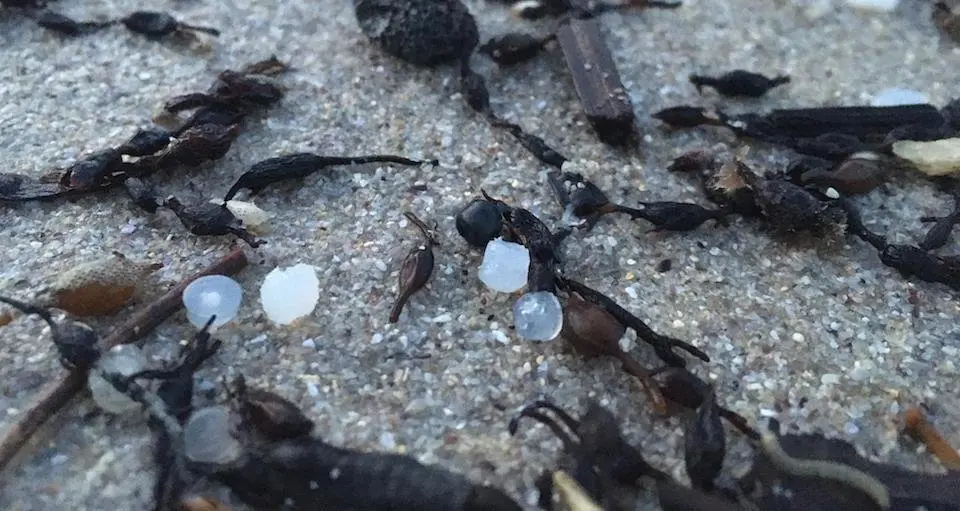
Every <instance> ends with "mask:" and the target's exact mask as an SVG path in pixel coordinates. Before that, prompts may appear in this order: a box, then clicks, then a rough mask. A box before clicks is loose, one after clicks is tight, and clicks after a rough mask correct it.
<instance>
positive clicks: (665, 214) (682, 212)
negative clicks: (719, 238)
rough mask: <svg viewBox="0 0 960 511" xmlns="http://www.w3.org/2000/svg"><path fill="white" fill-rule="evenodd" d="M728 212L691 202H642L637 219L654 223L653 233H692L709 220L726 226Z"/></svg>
mask: <svg viewBox="0 0 960 511" xmlns="http://www.w3.org/2000/svg"><path fill="white" fill-rule="evenodd" d="M727 214H728V212H727V211H725V210H723V209H719V210H718V209H707V208H705V207H703V206H701V205H699V204H694V203H690V202H670V201H662V202H641V203H640V208H639V209H638V210H637V213H636V217H637V218H643V219H644V220H646V221H648V222H650V223H652V224H653V225H654V226H655V227H654V228H653V229H651V232H662V231H692V230H694V229H696V228H697V227H700V226H701V225H703V223H704V222H706V221H707V220H715V221H716V222H717V224H718V225H726V216H727Z"/></svg>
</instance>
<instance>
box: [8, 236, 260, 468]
mask: <svg viewBox="0 0 960 511" xmlns="http://www.w3.org/2000/svg"><path fill="white" fill-rule="evenodd" d="M246 265H247V257H246V255H244V253H243V249H242V248H236V249H234V250H233V251H232V252H230V253H229V254H228V255H227V256H225V257H224V258H222V259H220V260H219V261H217V262H215V263H213V264H212V265H210V266H209V267H207V268H205V269H204V270H203V271H201V272H199V273H197V274H195V275H193V276H191V277H189V278H187V279H186V280H184V281H182V282H180V283H179V284H177V285H176V286H175V287H174V288H173V289H171V290H170V291H167V293H166V294H164V295H163V296H161V297H160V298H158V299H156V300H155V301H153V302H151V303H150V304H148V305H147V306H145V307H144V308H142V309H140V310H139V311H137V312H136V313H134V314H133V316H131V317H130V319H129V320H127V322H126V323H124V324H123V325H121V326H120V327H119V328H117V329H115V330H114V331H113V332H111V333H110V335H109V336H107V337H106V338H104V340H103V349H104V351H106V350H109V349H110V348H113V347H114V346H118V345H120V344H130V343H133V342H136V341H137V340H138V339H140V338H141V337H143V336H144V335H146V334H148V333H149V332H150V331H152V330H153V329H154V328H156V327H157V326H159V325H160V324H161V323H163V322H164V321H165V320H166V319H167V318H169V317H170V316H171V315H173V313H175V312H177V311H178V310H180V308H181V307H182V306H183V301H182V298H181V297H182V296H183V290H184V289H185V288H186V287H187V285H189V284H190V283H191V282H193V281H194V280H196V279H198V278H200V277H203V276H206V275H235V274H237V273H239V272H240V270H242V269H243V268H244V267H246ZM86 379H87V373H86V371H70V372H67V371H64V372H63V373H61V374H60V375H59V376H57V377H56V378H55V379H54V380H53V381H51V382H50V383H48V384H47V385H46V386H44V387H43V388H42V389H40V392H39V393H38V394H37V396H36V398H35V399H34V402H33V404H31V405H30V407H29V408H27V410H26V411H25V412H23V413H22V414H21V415H20V417H19V418H18V419H17V420H16V422H14V423H13V424H11V425H10V426H9V427H8V428H7V430H6V431H4V432H3V436H0V472H2V471H3V469H4V468H6V466H7V464H9V463H10V461H11V460H12V459H13V458H14V456H16V454H17V453H18V452H19V451H20V449H21V448H23V446H24V445H25V444H26V443H27V441H29V440H30V437H31V436H32V435H33V433H34V432H35V431H36V430H37V429H38V428H40V426H42V425H43V423H45V422H46V421H47V420H49V419H50V417H53V415H54V414H56V413H57V412H58V411H60V409H61V408H63V407H64V406H65V405H66V404H67V403H68V402H70V400H71V399H72V398H73V396H74V395H75V394H76V393H77V392H79V391H80V389H82V388H83V385H84V382H85V381H86Z"/></svg>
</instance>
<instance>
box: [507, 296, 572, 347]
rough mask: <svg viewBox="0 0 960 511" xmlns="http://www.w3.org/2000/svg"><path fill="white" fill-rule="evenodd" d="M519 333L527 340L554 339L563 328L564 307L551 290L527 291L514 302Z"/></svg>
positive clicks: (514, 320)
mask: <svg viewBox="0 0 960 511" xmlns="http://www.w3.org/2000/svg"><path fill="white" fill-rule="evenodd" d="M513 323H514V325H515V326H516V332H517V335H518V336H519V337H520V338H521V339H523V340H526V341H552V340H553V339H555V338H556V337H557V335H558V334H560V330H561V328H563V309H562V308H561V307H560V300H558V299H557V295H555V294H553V293H551V292H549V291H534V292H532V293H525V294H524V295H523V296H521V297H520V298H518V299H517V301H516V302H514V304H513Z"/></svg>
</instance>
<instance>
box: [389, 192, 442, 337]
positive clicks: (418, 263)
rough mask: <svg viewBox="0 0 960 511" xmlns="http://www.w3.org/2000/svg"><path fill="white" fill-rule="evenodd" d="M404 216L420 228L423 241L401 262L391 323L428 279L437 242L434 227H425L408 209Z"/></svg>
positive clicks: (398, 317) (396, 319)
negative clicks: (397, 293) (397, 291)
mask: <svg viewBox="0 0 960 511" xmlns="http://www.w3.org/2000/svg"><path fill="white" fill-rule="evenodd" d="M404 216H406V217H407V219H408V220H410V222H411V223H413V225H415V226H416V227H417V229H419V230H420V233H421V234H423V239H424V242H423V243H422V244H419V245H418V246H417V247H415V248H413V249H412V250H411V251H410V252H409V253H408V254H407V256H406V257H405V258H404V259H403V263H401V266H400V277H399V284H398V289H399V296H398V297H397V301H396V302H395V303H394V305H393V308H392V309H391V310H390V322H391V323H396V322H397V321H399V320H400V313H401V312H402V311H403V307H404V305H406V303H407V300H409V299H410V297H411V296H413V294H414V293H416V292H417V291H419V290H420V289H421V288H423V286H424V285H426V283H427V281H429V280H430V275H431V274H432V273H433V264H434V260H433V246H434V245H436V244H437V240H436V234H435V231H434V229H431V228H429V227H427V224H425V223H424V222H423V220H420V218H419V217H417V215H415V214H413V213H411V212H409V211H407V212H405V213H404Z"/></svg>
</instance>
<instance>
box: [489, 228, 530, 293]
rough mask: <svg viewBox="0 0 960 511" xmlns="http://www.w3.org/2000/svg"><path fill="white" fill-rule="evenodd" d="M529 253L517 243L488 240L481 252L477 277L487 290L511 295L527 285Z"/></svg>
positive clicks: (500, 239) (497, 239)
mask: <svg viewBox="0 0 960 511" xmlns="http://www.w3.org/2000/svg"><path fill="white" fill-rule="evenodd" d="M529 267H530V253H529V252H528V251H527V248H526V247H524V246H523V245H520V244H518V243H512V242H509V241H503V239H502V238H496V239H493V240H490V242H489V243H487V248H486V249H485V250H484V251H483V262H481V263H480V271H479V272H478V276H479V277H480V281H481V282H483V284H484V285H485V286H487V287H488V288H490V289H492V290H494V291H499V292H501V293H512V292H514V291H517V290H519V289H523V286H525V285H526V284H527V270H528V268H529Z"/></svg>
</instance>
